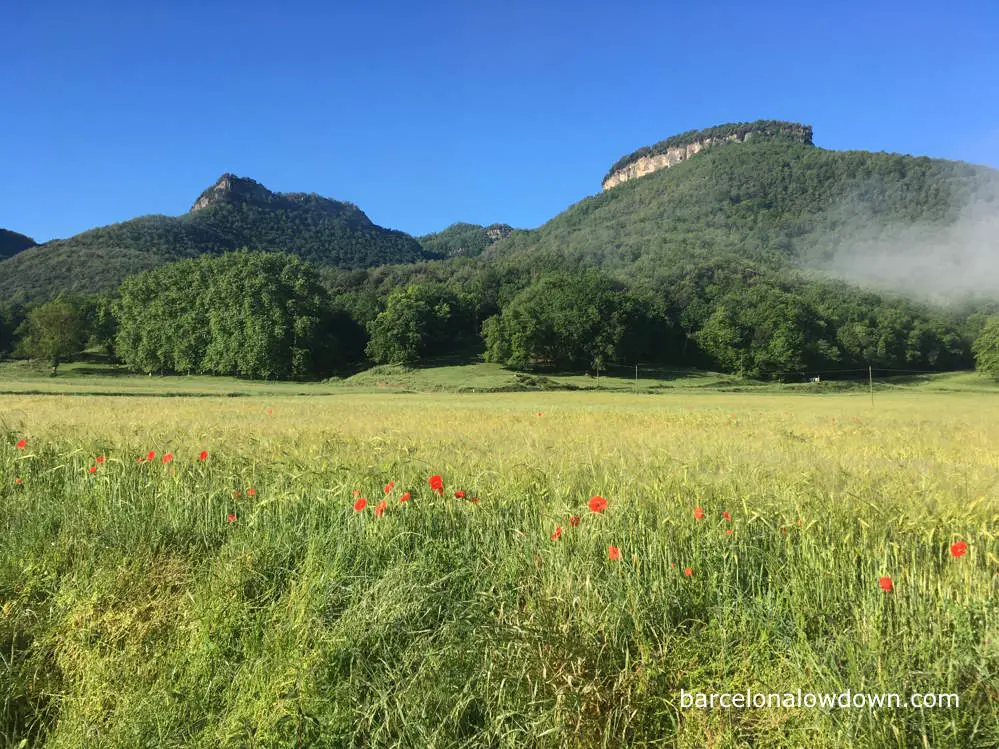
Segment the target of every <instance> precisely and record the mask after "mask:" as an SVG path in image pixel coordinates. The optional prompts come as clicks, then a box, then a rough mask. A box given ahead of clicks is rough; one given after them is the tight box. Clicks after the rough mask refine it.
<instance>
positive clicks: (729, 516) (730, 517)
mask: <svg viewBox="0 0 999 749" xmlns="http://www.w3.org/2000/svg"><path fill="white" fill-rule="evenodd" d="M722 517H723V518H725V519H726V520H727V521H728V522H730V523H731V522H732V516H731V515H729V513H728V510H725V512H723V513H722Z"/></svg>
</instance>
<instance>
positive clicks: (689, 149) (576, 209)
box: [483, 123, 999, 293]
mask: <svg viewBox="0 0 999 749" xmlns="http://www.w3.org/2000/svg"><path fill="white" fill-rule="evenodd" d="M750 124H752V123H750ZM777 124H778V125H780V127H777V128H775V130H774V131H773V132H771V133H767V132H765V131H752V129H751V128H750V129H746V125H744V124H739V125H733V126H719V127H718V128H712V129H711V130H710V131H703V132H707V133H710V134H711V135H709V136H708V138H705V137H701V136H699V134H698V133H692V134H684V136H683V137H682V138H680V139H679V141H677V140H673V141H672V142H671V140H670V139H667V141H663V143H664V144H669V145H664V146H658V144H657V146H656V147H650V148H647V149H642V150H640V151H637V152H635V154H632V155H630V156H628V157H625V158H624V159H622V160H621V161H619V162H618V164H615V166H614V167H613V168H612V169H611V171H610V173H609V174H608V175H607V177H605V178H604V180H603V185H604V190H603V191H602V192H601V193H599V194H597V195H593V196H591V197H588V198H585V199H584V200H582V201H580V202H578V203H576V204H575V205H573V206H571V207H570V208H568V209H567V210H566V211H564V212H563V213H561V214H559V215H558V216H556V217H554V218H553V219H551V220H550V221H549V222H548V223H546V224H544V225H543V226H542V227H540V228H539V229H537V230H533V231H521V232H514V233H513V234H512V235H510V236H509V237H507V238H506V239H503V240H501V241H499V242H497V243H495V244H493V245H491V246H490V247H488V248H487V249H486V250H485V252H484V255H483V258H484V259H485V260H486V261H502V262H503V263H504V264H506V265H508V266H509V265H510V264H513V265H521V266H529V265H531V264H535V263H537V262H538V258H539V257H540V256H544V255H547V256H550V257H552V258H555V259H556V260H557V261H558V262H562V261H569V262H571V263H574V264H585V265H595V266H599V267H602V268H603V269H605V270H606V271H608V272H611V273H612V274H614V275H616V276H618V277H621V278H623V279H626V280H629V281H631V282H632V283H636V282H638V283H646V282H648V281H650V280H652V279H658V280H660V281H662V282H665V283H670V282H671V281H675V280H676V279H678V278H681V277H682V276H683V275H684V274H685V273H688V272H690V271H691V270H692V269H694V268H695V267H697V266H701V265H703V264H704V263H706V262H710V261H712V260H713V259H717V258H738V259H740V260H741V261H752V262H757V263H760V264H762V265H764V266H767V267H771V268H797V269H805V270H808V271H809V272H812V273H824V274H827V275H831V276H835V277H840V278H845V279H846V280H850V281H855V282H862V283H863V282H866V281H868V280H875V281H877V282H878V283H879V285H881V286H888V287H891V286H895V287H897V288H899V289H900V290H905V289H906V288H908V287H907V286H906V285H907V284H911V283H915V282H917V281H920V280H921V281H922V282H923V285H924V287H935V288H940V285H941V284H944V285H946V286H949V287H950V286H952V287H954V288H957V289H960V288H964V289H965V290H972V291H989V290H991V291H992V292H993V293H994V292H997V291H999V172H997V171H996V170H994V169H990V168H987V167H982V166H973V165H970V164H966V163H962V162H955V161H946V160H942V159H931V158H926V157H913V156H905V155H900V154H889V153H871V152H864V151H831V150H825V149H822V148H818V147H816V146H814V145H812V143H811V128H810V127H808V126H803V125H802V126H795V127H794V129H791V130H788V127H787V126H792V125H793V123H777ZM726 127H727V128H731V130H728V131H726ZM747 132H753V133H754V136H753V137H745V133H747ZM733 133H734V134H736V135H737V136H741V137H733V138H731V139H729V138H728V136H729V135H732V134H733ZM709 139H713V141H712V142H708V143H707V144H706V143H705V141H706V140H709ZM677 148H683V149H684V152H683V158H677V156H678V154H679V152H678V151H676V149H677ZM670 149H674V150H673V152H672V153H673V156H672V157H671V156H669V154H670ZM642 159H646V161H645V162H644V163H640V162H641V160H642ZM655 159H658V161H654V160H655ZM637 167H640V168H637ZM629 170H631V171H629ZM917 271H918V272H917ZM915 276H920V278H915ZM657 285H658V284H657Z"/></svg>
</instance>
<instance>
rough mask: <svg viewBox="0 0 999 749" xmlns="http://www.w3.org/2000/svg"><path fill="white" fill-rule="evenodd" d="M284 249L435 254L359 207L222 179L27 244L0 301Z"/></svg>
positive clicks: (325, 260) (314, 258)
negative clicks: (164, 208)
mask: <svg viewBox="0 0 999 749" xmlns="http://www.w3.org/2000/svg"><path fill="white" fill-rule="evenodd" d="M244 247H245V248H248V249H260V250H276V251H284V252H290V253H292V254H295V255H298V256H299V257H301V258H303V259H305V260H307V261H309V262H313V263H315V264H317V265H320V266H332V267H341V268H367V267H372V266H377V265H384V264H389V263H400V262H416V261H419V260H424V259H428V258H431V257H435V256H433V255H431V254H430V253H428V252H427V251H425V250H424V249H423V248H422V247H421V246H420V244H419V243H418V242H417V241H416V240H415V239H414V238H413V237H411V236H410V235H408V234H406V233H405V232H401V231H397V230H394V229H387V228H384V227H381V226H378V225H376V224H374V223H373V222H372V221H371V220H370V219H369V218H368V216H367V215H366V214H365V213H364V212H363V211H362V210H361V209H360V208H358V207H357V206H356V205H354V204H353V203H349V202H344V201H337V200H333V199H330V198H324V197H322V196H319V195H316V194H314V193H276V192H272V191H270V190H268V189H267V188H266V187H264V186H263V185H261V184H260V183H258V182H256V181H255V180H252V179H248V178H244V177H237V176H236V175H234V174H232V173H228V172H227V173H225V174H223V175H222V177H220V178H219V179H218V180H216V182H215V183H214V184H213V185H212V186H210V187H209V188H207V189H206V190H204V191H202V193H201V195H200V196H199V197H198V198H197V199H196V200H195V202H194V204H193V206H192V208H191V210H190V211H189V212H187V213H185V214H182V215H180V216H165V215H162V214H152V215H147V216H140V217H137V218H134V219H130V220H128V221H123V222H120V223H117V224H110V225H108V226H101V227H95V228H93V229H89V230H87V231H85V232H81V233H80V234H77V235H75V236H73V237H69V238H67V239H59V240H53V241H51V242H46V243H44V244H41V245H37V246H34V247H31V248H28V249H26V250H24V251H22V252H20V253H18V254H17V255H15V256H13V257H10V258H7V259H5V260H3V261H2V262H0V298H8V299H20V300H27V299H33V298H44V297H46V296H52V295H53V294H55V293H59V292H81V293H91V292H100V291H104V290H106V289H110V288H113V287H114V286H116V285H117V284H118V283H120V282H121V281H122V280H123V279H124V278H125V277H127V276H128V275H132V274H134V273H138V272H141V271H143V270H149V269H150V268H153V267H156V266H157V265H160V264H162V263H164V262H170V261H173V260H179V259H183V258H188V257H197V256H199V255H202V254H218V253H220V252H225V251H228V250H235V249H240V248H244Z"/></svg>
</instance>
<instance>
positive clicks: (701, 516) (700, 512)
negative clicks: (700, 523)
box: [694, 507, 704, 520]
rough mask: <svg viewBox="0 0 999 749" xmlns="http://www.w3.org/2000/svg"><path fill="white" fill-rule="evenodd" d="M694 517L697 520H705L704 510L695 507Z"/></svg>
mask: <svg viewBox="0 0 999 749" xmlns="http://www.w3.org/2000/svg"><path fill="white" fill-rule="evenodd" d="M694 517H695V518H697V519H698V520H703V519H704V508H702V507H695V508H694Z"/></svg>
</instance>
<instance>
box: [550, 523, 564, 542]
mask: <svg viewBox="0 0 999 749" xmlns="http://www.w3.org/2000/svg"><path fill="white" fill-rule="evenodd" d="M560 538H562V527H561V526H558V525H556V526H555V530H554V531H553V532H552V541H558V540H559V539H560Z"/></svg>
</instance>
